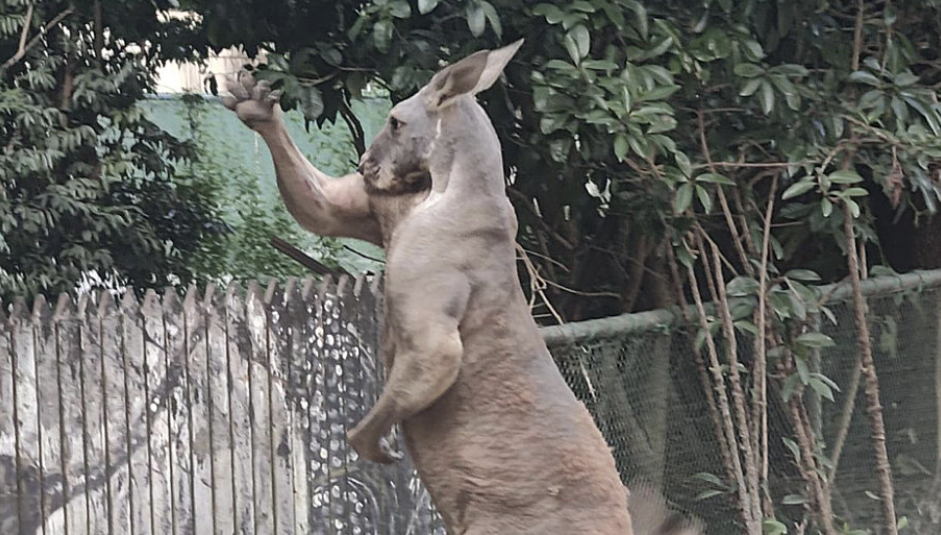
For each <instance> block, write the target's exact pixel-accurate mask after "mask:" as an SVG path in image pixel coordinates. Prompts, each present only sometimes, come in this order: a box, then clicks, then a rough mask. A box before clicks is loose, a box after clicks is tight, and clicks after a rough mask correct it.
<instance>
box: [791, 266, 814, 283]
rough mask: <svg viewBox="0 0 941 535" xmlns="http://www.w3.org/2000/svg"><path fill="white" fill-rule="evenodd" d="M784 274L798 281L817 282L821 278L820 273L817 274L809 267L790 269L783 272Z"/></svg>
mask: <svg viewBox="0 0 941 535" xmlns="http://www.w3.org/2000/svg"><path fill="white" fill-rule="evenodd" d="M784 276H785V277H787V278H789V279H794V280H798V281H810V282H817V281H819V280H821V279H820V275H817V273H816V272H814V271H811V270H809V269H792V270H790V271H788V272H787V273H785V274H784Z"/></svg>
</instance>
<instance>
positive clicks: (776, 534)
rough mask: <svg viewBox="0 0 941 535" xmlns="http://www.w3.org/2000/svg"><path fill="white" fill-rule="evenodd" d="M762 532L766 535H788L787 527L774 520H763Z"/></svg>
mask: <svg viewBox="0 0 941 535" xmlns="http://www.w3.org/2000/svg"><path fill="white" fill-rule="evenodd" d="M761 530H762V531H763V532H764V535H787V526H785V525H784V524H782V523H781V522H779V521H778V520H775V519H773V518H766V519H764V520H762V521H761Z"/></svg>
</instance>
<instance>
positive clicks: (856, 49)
mask: <svg viewBox="0 0 941 535" xmlns="http://www.w3.org/2000/svg"><path fill="white" fill-rule="evenodd" d="M865 12H866V5H865V2H864V0H857V2H856V24H855V26H854V28H853V59H852V61H851V62H850V67H851V68H852V69H853V70H854V71H858V70H859V56H860V53H861V51H862V49H863V15H864V14H865Z"/></svg>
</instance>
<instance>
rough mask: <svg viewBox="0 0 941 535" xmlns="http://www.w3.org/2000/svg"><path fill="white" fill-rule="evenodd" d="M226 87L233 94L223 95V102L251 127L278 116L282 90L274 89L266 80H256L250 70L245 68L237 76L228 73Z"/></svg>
mask: <svg viewBox="0 0 941 535" xmlns="http://www.w3.org/2000/svg"><path fill="white" fill-rule="evenodd" d="M225 88H226V91H228V92H229V93H231V94H230V95H226V96H223V97H222V104H223V105H224V106H225V107H226V108H229V109H230V110H232V111H234V112H235V113H236V115H238V118H239V119H241V121H242V122H243V123H245V124H246V125H248V126H249V127H250V128H252V127H254V126H256V125H258V124H259V123H263V122H267V121H271V120H274V119H275V118H276V117H277V109H276V108H277V104H278V99H280V98H281V92H280V91H272V90H271V84H269V83H268V82H267V81H266V80H261V81H258V80H255V77H254V76H252V74H251V73H250V72H248V71H244V70H243V71H239V73H238V75H236V76H232V75H226V77H225Z"/></svg>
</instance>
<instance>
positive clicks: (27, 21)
mask: <svg viewBox="0 0 941 535" xmlns="http://www.w3.org/2000/svg"><path fill="white" fill-rule="evenodd" d="M32 23H33V4H30V5H29V7H28V8H27V9H26V16H25V17H24V18H23V33H21V34H20V46H19V47H18V48H17V49H16V53H17V54H25V53H26V38H27V37H29V27H30V25H32Z"/></svg>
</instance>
